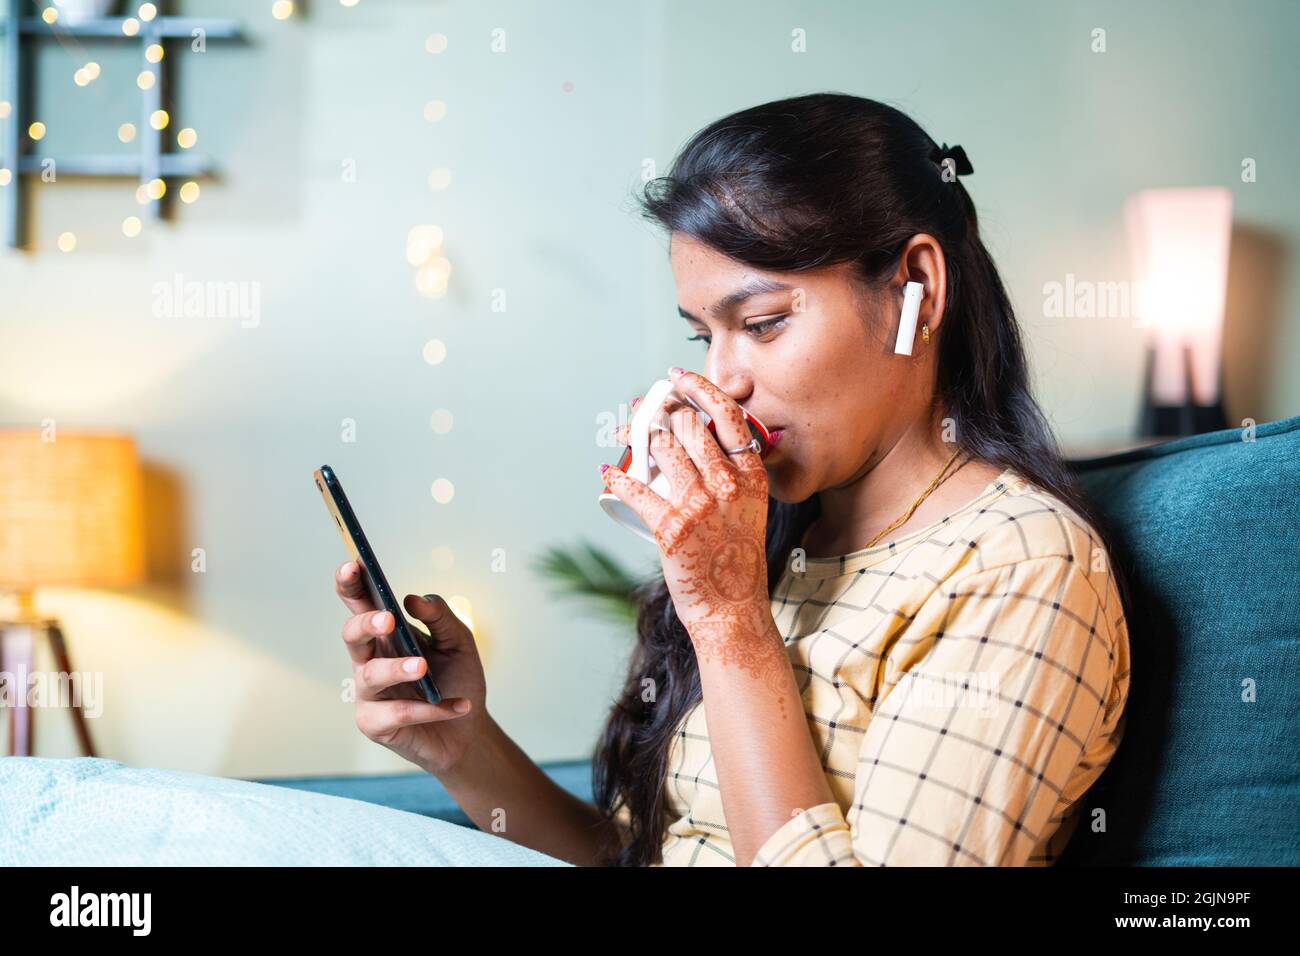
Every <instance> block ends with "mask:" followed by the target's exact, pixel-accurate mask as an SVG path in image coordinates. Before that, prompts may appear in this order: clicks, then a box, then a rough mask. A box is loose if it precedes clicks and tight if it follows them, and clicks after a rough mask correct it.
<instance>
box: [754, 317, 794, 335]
mask: <svg viewBox="0 0 1300 956" xmlns="http://www.w3.org/2000/svg"><path fill="white" fill-rule="evenodd" d="M788 318H790V316H788V315H778V316H776V317H775V318H771V319H764V320H763V321H762V322H755V323H754V324H753V325H747V326H745V331H746V332H754V333H757V334H759V335H762V334H763V333H764V332H768V331H771V330H772V329H774V328H776V326H777V325H779V324H780V323H782V322H784V321H785V320H786V319H788Z"/></svg>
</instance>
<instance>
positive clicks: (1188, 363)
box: [1138, 346, 1228, 438]
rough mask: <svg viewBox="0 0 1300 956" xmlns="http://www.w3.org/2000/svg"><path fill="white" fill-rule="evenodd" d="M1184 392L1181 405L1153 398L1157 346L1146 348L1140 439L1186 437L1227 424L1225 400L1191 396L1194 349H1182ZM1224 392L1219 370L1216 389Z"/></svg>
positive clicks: (1214, 429)
mask: <svg viewBox="0 0 1300 956" xmlns="http://www.w3.org/2000/svg"><path fill="white" fill-rule="evenodd" d="M1182 359H1183V383H1184V390H1185V391H1184V394H1185V395H1186V396H1187V399H1186V401H1185V402H1183V403H1182V404H1181V405H1169V404H1165V403H1156V402H1153V401H1152V400H1151V392H1152V382H1153V381H1154V375H1155V361H1156V353H1155V348H1154V347H1148V348H1147V363H1146V376H1145V379H1146V380H1145V382H1144V383H1143V386H1142V412H1141V415H1140V416H1139V419H1138V437H1139V438H1183V437H1186V436H1187V435H1200V434H1202V433H1203V432H1217V431H1220V430H1221V429H1224V428H1227V427H1228V419H1227V416H1226V415H1225V413H1224V411H1223V399H1222V398H1220V399H1218V400H1217V401H1215V402H1214V404H1212V405H1201V404H1198V403H1197V402H1196V401H1195V400H1194V399H1193V398H1192V396H1193V395H1194V394H1195V389H1194V388H1193V385H1192V350H1191V348H1190V347H1186V346H1185V347H1184V348H1183V349H1182ZM1216 391H1217V393H1218V394H1219V395H1222V394H1223V373H1222V370H1220V373H1219V382H1218V387H1217V389H1216Z"/></svg>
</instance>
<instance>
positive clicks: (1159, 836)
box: [1062, 417, 1300, 866]
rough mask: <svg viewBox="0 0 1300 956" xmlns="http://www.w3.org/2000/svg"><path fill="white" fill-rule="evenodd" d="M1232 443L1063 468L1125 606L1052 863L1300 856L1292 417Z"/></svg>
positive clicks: (1262, 860)
mask: <svg viewBox="0 0 1300 956" xmlns="http://www.w3.org/2000/svg"><path fill="white" fill-rule="evenodd" d="M1242 437H1243V432H1242V431H1241V430H1240V429H1228V430H1225V431H1219V432H1212V433H1209V434H1205V435H1197V436H1193V437H1191V438H1185V439H1179V440H1178V441H1172V442H1166V443H1163V444H1160V445H1155V446H1152V447H1149V448H1145V449H1141V450H1138V451H1133V452H1126V453H1124V454H1119V455H1112V456H1109V457H1105V458H1096V459H1089V460H1086V461H1076V462H1072V463H1071V464H1072V467H1073V468H1074V470H1075V473H1076V475H1077V477H1078V479H1079V482H1080V484H1081V485H1082V487H1083V489H1084V491H1085V492H1086V493H1087V495H1088V496H1089V497H1090V498H1091V499H1092V500H1093V501H1095V502H1096V504H1098V505H1099V506H1100V508H1101V510H1102V511H1103V512H1105V514H1106V515H1107V516H1108V517H1109V519H1110V521H1111V523H1112V524H1113V525H1114V528H1115V530H1116V532H1117V533H1118V536H1119V539H1120V541H1121V543H1122V546H1123V548H1122V550H1123V551H1124V552H1126V553H1125V554H1123V555H1122V556H1117V557H1120V558H1121V559H1122V560H1124V561H1125V562H1126V563H1127V564H1129V565H1130V566H1131V567H1132V569H1133V571H1134V573H1133V575H1132V577H1133V581H1134V585H1135V590H1136V598H1137V601H1136V603H1137V607H1136V608H1135V610H1134V612H1133V613H1132V614H1131V615H1130V619H1129V639H1130V648H1131V656H1132V682H1131V686H1130V690H1129V705H1128V709H1127V713H1128V718H1127V727H1126V730H1125V737H1124V741H1123V742H1122V743H1121V745H1120V748H1119V751H1118V752H1117V753H1116V755H1115V757H1114V759H1113V760H1112V762H1111V765H1110V767H1109V768H1108V769H1107V771H1106V773H1105V774H1103V776H1102V778H1101V780H1099V781H1098V783H1097V785H1096V786H1094V788H1093V789H1092V790H1091V791H1090V792H1089V794H1088V795H1087V796H1086V798H1085V809H1084V816H1083V818H1082V820H1081V823H1080V827H1079V830H1078V832H1077V833H1076V835H1075V837H1074V839H1073V840H1072V842H1071V845H1070V847H1069V850H1068V851H1067V853H1066V855H1065V857H1064V859H1063V860H1062V863H1065V864H1071V863H1074V864H1135V865H1151V866H1162V865H1191V866H1206V865H1209V866H1258V865H1283V866H1296V865H1298V864H1300V494H1297V492H1298V491H1300V417H1296V418H1288V419H1285V420H1283V421H1278V422H1272V423H1268V424H1265V425H1260V426H1258V429H1257V432H1256V434H1255V440H1254V441H1253V442H1252V441H1242ZM1246 682H1253V685H1254V688H1255V694H1256V697H1255V700H1254V702H1253V703H1250V702H1246V701H1244V700H1243V693H1244V685H1245V683H1246ZM1094 807H1101V808H1104V809H1105V811H1106V824H1107V829H1106V832H1105V833H1093V832H1092V831H1091V830H1090V829H1089V828H1087V826H1086V825H1087V823H1088V821H1089V820H1090V818H1091V813H1092V809H1093V808H1094Z"/></svg>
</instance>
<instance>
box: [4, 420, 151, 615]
mask: <svg viewBox="0 0 1300 956" xmlns="http://www.w3.org/2000/svg"><path fill="white" fill-rule="evenodd" d="M43 437H44V436H43V435H42V433H41V432H40V431H37V430H32V429H0V590H8V591H30V590H34V589H36V588H40V587H56V586H63V587H123V586H126V585H130V584H138V583H139V582H140V581H142V580H143V579H144V565H145V554H144V499H143V476H142V474H141V470H140V462H139V459H138V458H137V457H136V449H135V441H134V440H133V439H132V438H130V437H127V436H124V435H103V434H87V433H69V432H67V431H64V430H62V429H60V430H59V431H58V432H57V433H56V436H55V437H54V439H53V440H42V439H43Z"/></svg>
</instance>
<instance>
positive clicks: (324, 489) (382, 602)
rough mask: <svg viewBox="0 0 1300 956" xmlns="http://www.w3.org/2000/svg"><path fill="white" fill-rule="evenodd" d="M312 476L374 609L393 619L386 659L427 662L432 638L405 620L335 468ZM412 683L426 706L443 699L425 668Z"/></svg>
mask: <svg viewBox="0 0 1300 956" xmlns="http://www.w3.org/2000/svg"><path fill="white" fill-rule="evenodd" d="M312 477H313V478H314V479H315V480H316V488H317V490H318V491H319V492H320V494H321V498H322V499H323V500H324V502H325V507H326V508H328V509H329V513H330V517H331V518H333V520H334V525H335V527H336V528H337V529H338V532H339V534H340V535H341V536H342V538H343V544H344V546H345V547H346V548H347V549H348V553H349V554H351V555H352V557H353V558H354V559H355V560H356V562H357V564H358V565H359V566H360V568H361V576H362V577H363V578H365V583H366V590H367V591H369V592H370V600H371V601H372V602H374V605H375V608H376V610H387V611H388V612H389V613H390V614H392V615H393V620H394V621H396V622H397V625H396V627H394V628H393V631H392V633H390V634H389V635H388V638H387V641H388V648H387V650H388V653H387V655H386V656H388V657H424V658H425V659H426V661H427V659H428V656H427V654H426V653H425V651H424V647H423V646H422V645H425V646H430V647H431V646H432V643H433V638H431V637H430V636H429V635H428V632H426V631H424V630H422V629H421V628H419V627H418V626H417V625H415V624H414V623H412V622H411V621H408V620H407V619H406V615H405V614H404V613H403V611H402V607H401V605H400V604H399V603H398V601H397V596H396V595H395V594H393V589H392V588H390V587H389V586H388V579H387V578H385V577H384V572H383V571H382V570H380V568H379V559H378V558H376V557H375V552H374V551H373V550H372V549H371V547H370V543H369V542H368V541H366V534H365V532H364V531H362V530H361V522H359V521H358V520H357V516H356V513H355V512H354V511H353V510H352V505H350V504H349V503H348V496H347V495H345V494H344V493H343V486H342V485H341V484H339V479H338V475H336V474H334V469H333V468H331V467H330V466H329V465H321V466H320V467H319V468H317V469H316V471H315V472H313V473H312ZM393 641H396V642H397V647H396V648H394V647H393V645H392V642H393ZM415 683H416V684H417V685H418V686H419V688H420V692H421V693H422V694H424V699H425V700H427V701H428V702H429V703H431V704H436V703H438V702H439V701H441V700H442V694H441V693H440V692H439V691H438V685H437V684H435V683H434V682H433V677H432V676H431V675H430V673H429V671H428V670H427V669H426V670H425V672H424V676H423V677H421V678H420V679H419V680H418V681H416V682H415Z"/></svg>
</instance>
